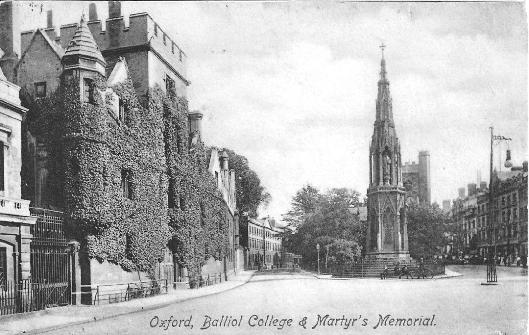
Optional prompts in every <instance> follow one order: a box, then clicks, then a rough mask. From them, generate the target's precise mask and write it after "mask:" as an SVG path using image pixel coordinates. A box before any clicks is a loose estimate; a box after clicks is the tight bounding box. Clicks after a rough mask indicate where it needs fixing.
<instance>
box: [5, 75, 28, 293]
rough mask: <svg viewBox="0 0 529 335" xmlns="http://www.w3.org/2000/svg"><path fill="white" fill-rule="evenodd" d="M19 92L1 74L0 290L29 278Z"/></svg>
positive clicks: (24, 111) (22, 112) (26, 201)
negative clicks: (21, 179) (22, 191)
mask: <svg viewBox="0 0 529 335" xmlns="http://www.w3.org/2000/svg"><path fill="white" fill-rule="evenodd" d="M19 90H20V88H19V87H18V86H16V85H14V84H12V83H10V82H8V81H7V79H6V77H5V76H4V74H3V73H2V70H0V286H1V285H2V284H4V283H5V282H6V281H10V282H18V281H19V280H22V279H28V278H30V276H31V267H30V242H31V238H32V235H31V226H32V225H34V224H35V223H36V221H37V218H36V217H32V216H30V212H29V200H23V199H21V188H20V170H21V165H22V157H21V138H22V137H21V136H22V132H21V122H22V118H23V116H24V114H25V113H26V109H25V108H24V107H22V106H21V105H20V99H19V97H18V94H19Z"/></svg>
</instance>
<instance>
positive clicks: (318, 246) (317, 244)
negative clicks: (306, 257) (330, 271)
mask: <svg viewBox="0 0 529 335" xmlns="http://www.w3.org/2000/svg"><path fill="white" fill-rule="evenodd" d="M316 250H317V251H318V274H320V244H319V243H316Z"/></svg>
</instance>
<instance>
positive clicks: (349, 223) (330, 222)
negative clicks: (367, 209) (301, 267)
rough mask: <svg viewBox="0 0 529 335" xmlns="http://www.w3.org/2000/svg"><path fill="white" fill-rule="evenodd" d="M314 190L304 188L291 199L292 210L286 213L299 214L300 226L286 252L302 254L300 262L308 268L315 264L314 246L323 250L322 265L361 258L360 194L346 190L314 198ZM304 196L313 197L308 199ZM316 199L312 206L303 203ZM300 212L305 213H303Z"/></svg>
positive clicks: (291, 236)
mask: <svg viewBox="0 0 529 335" xmlns="http://www.w3.org/2000/svg"><path fill="white" fill-rule="evenodd" d="M311 188H312V187H311ZM313 190H315V189H314V188H312V190H311V189H309V188H308V185H307V186H304V187H303V188H302V189H301V190H299V191H298V192H297V193H296V195H295V196H294V197H293V201H292V203H293V208H292V209H291V210H290V211H289V213H301V214H300V215H299V218H298V220H300V221H301V222H300V223H299V224H298V225H297V230H296V232H295V233H294V234H290V235H289V236H288V242H287V243H286V244H285V247H286V248H287V250H290V251H293V252H295V253H298V254H301V255H302V256H303V262H304V263H305V265H309V266H312V265H314V264H315V263H316V261H317V256H318V255H317V250H316V245H317V244H320V247H321V248H322V249H321V250H320V260H321V261H323V260H322V257H325V258H327V257H328V259H329V260H330V261H331V262H350V261H351V260H352V259H353V258H354V257H357V256H360V252H361V249H362V248H361V243H362V241H363V240H364V239H365V229H364V228H363V227H362V226H361V223H360V220H359V216H358V210H357V208H358V206H359V205H360V202H359V193H358V192H356V191H353V190H349V189H346V188H336V189H331V190H330V191H328V192H326V193H325V194H319V193H317V194H316V192H313ZM307 194H311V195H312V196H313V197H307V196H306V195H307ZM316 198H317V201H314V202H310V201H305V200H307V199H311V200H315V199H316ZM299 200H303V201H305V202H301V201H299ZM310 204H314V207H313V208H312V207H310V206H309V205H310ZM301 205H303V206H304V207H301ZM298 210H299V211H298ZM301 210H305V211H306V212H305V213H302V211H301ZM296 211H297V212H296ZM287 215H288V213H287ZM327 247H328V248H329V249H328V250H329V251H328V254H327ZM322 250H323V251H322Z"/></svg>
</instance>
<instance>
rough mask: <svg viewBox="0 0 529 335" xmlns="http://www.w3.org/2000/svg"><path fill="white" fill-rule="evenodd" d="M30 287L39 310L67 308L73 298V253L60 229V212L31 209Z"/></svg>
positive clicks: (61, 219) (61, 220)
mask: <svg viewBox="0 0 529 335" xmlns="http://www.w3.org/2000/svg"><path fill="white" fill-rule="evenodd" d="M31 214H32V215H34V216H37V217H38V219H37V223H36V225H35V226H34V227H33V228H32V235H33V240H32V241H31V284H32V290H33V296H34V298H35V299H36V300H37V301H38V302H39V305H40V306H41V307H42V308H45V307H53V306H62V305H68V304H70V303H71V298H72V294H71V293H72V286H71V282H72V278H71V276H72V273H71V271H72V263H71V262H72V251H71V249H70V246H69V245H68V243H67V241H66V237H65V234H64V230H63V213H62V212H58V211H52V210H48V209H41V208H31Z"/></svg>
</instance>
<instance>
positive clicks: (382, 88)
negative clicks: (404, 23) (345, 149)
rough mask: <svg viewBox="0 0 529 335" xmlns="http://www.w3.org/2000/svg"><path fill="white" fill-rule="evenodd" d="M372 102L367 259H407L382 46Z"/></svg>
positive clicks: (397, 149) (399, 173)
mask: <svg viewBox="0 0 529 335" xmlns="http://www.w3.org/2000/svg"><path fill="white" fill-rule="evenodd" d="M381 49H382V60H381V63H380V67H381V69H380V80H379V81H378V96H377V101H376V119H375V123H374V130H373V137H372V139H371V145H370V146H369V171H370V174H369V188H368V190H367V198H368V205H367V206H368V218H367V220H368V238H367V256H368V257H377V258H406V259H407V258H409V252H408V233H407V226H406V211H405V195H406V191H405V189H404V187H403V185H402V171H401V168H402V164H401V156H400V143H399V139H398V138H397V133H396V131H395V123H394V122H393V111H392V102H391V95H390V92H389V81H388V80H387V78H386V61H385V59H384V45H382V46H381Z"/></svg>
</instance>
